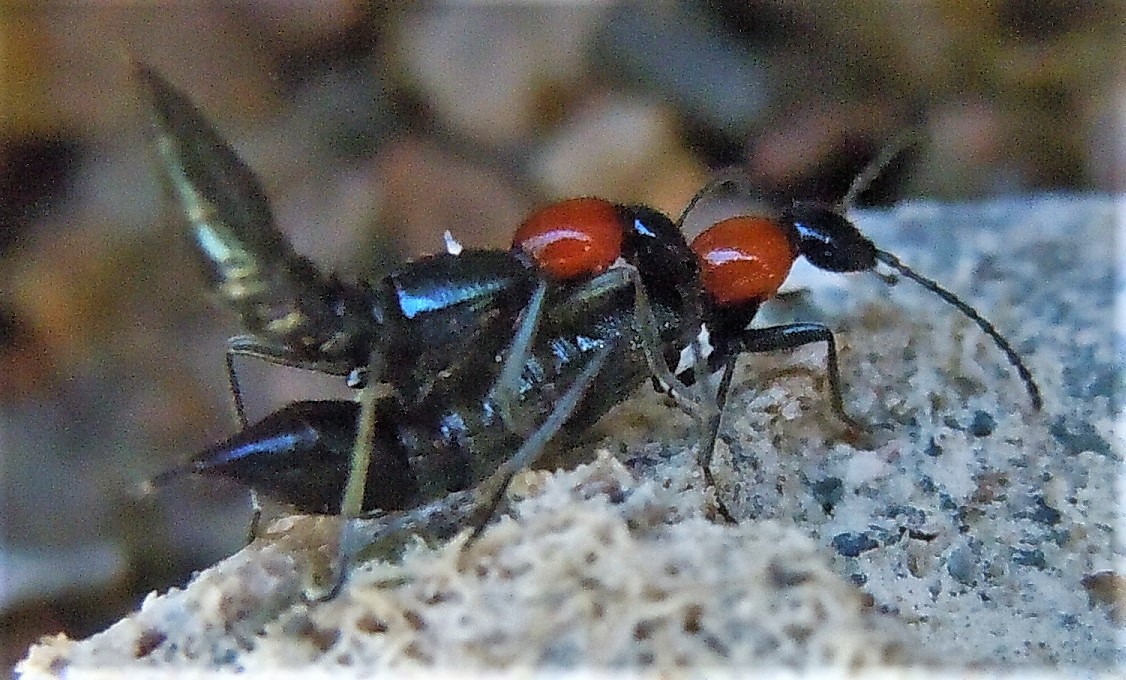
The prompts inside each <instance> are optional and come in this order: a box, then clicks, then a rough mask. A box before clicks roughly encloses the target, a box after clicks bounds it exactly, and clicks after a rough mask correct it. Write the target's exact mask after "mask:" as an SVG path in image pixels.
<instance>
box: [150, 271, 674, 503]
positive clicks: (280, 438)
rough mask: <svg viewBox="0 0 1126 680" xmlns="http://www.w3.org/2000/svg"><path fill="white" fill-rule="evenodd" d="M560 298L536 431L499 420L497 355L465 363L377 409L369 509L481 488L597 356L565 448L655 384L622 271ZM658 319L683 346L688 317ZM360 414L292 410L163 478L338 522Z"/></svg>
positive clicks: (528, 381)
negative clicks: (600, 354) (202, 480)
mask: <svg viewBox="0 0 1126 680" xmlns="http://www.w3.org/2000/svg"><path fill="white" fill-rule="evenodd" d="M555 294H556V295H557V296H558V297H557V300H556V302H557V304H554V305H552V306H551V308H550V309H548V310H546V312H545V316H544V318H543V319H542V323H541V326H540V329H539V333H538V337H539V338H540V339H539V341H537V342H536V344H535V346H534V348H533V351H532V353H531V355H530V356H529V357H528V358H527V361H526V362H525V364H524V366H523V370H522V373H521V376H520V379H519V381H518V384H517V385H516V390H515V398H514V402H513V405H514V406H515V408H516V409H517V411H518V413H519V415H520V418H521V420H526V422H527V427H523V428H517V429H513V428H512V427H510V425H509V424H508V423H506V422H505V421H504V419H502V418H501V417H500V414H499V412H498V408H497V405H496V403H495V402H494V401H493V400H492V398H491V396H490V393H489V392H490V390H489V388H490V387H491V385H492V382H491V380H492V377H493V376H494V375H495V373H496V370H497V368H496V364H495V361H494V360H493V357H491V356H488V355H482V354H468V355H466V357H467V358H466V360H465V361H463V362H460V363H458V364H457V365H456V367H453V368H451V369H449V370H447V371H445V373H444V375H443V377H441V378H440V379H437V380H436V381H434V384H433V386H432V389H430V390H429V391H428V393H427V394H426V395H424V396H423V397H422V398H421V399H420V400H418V401H416V402H413V403H410V404H405V403H404V401H403V400H402V399H398V398H393V397H386V398H383V399H380V400H379V401H378V403H377V407H376V408H377V427H376V430H375V444H374V447H373V448H374V451H373V456H372V461H373V464H372V466H371V467H370V468H369V470H368V477H367V484H366V486H365V494H364V502H363V509H364V510H366V511H371V510H376V509H378V510H384V511H396V510H405V509H410V508H413V507H417V506H418V505H420V504H421V503H423V502H426V501H429V500H433V499H436V498H440V497H442V496H444V495H445V494H447V493H450V492H452V491H459V490H462V489H468V488H473V487H474V486H476V485H477V484H478V483H480V482H481V481H482V480H484V479H486V478H487V477H488V476H489V475H490V474H491V473H492V472H493V471H495V470H496V469H497V467H498V466H499V465H500V464H501V463H503V462H504V461H505V459H506V458H507V457H508V456H509V455H511V453H512V452H513V451H515V450H516V449H517V448H518V447H519V446H520V444H521V442H522V440H523V439H524V437H525V436H526V435H527V432H528V429H529V428H535V427H536V426H537V425H538V424H539V423H542V422H543V421H544V420H545V419H546V418H547V417H548V415H549V414H550V413H551V411H552V409H553V408H554V407H555V404H556V403H557V402H558V400H559V399H560V396H561V395H562V394H563V392H565V391H566V390H567V389H568V388H569V387H570V385H571V384H572V383H573V382H574V381H575V379H576V376H577V375H578V373H579V372H580V371H581V370H582V369H583V368H584V367H585V366H586V365H587V363H588V361H589V360H590V358H591V356H592V355H593V354H594V353H595V352H596V351H597V350H598V349H599V348H602V347H604V346H606V345H607V344H610V345H611V346H612V347H613V349H614V351H612V352H610V353H609V354H608V355H607V358H606V363H605V364H603V365H602V367H601V368H600V369H599V373H598V378H597V386H596V388H595V389H591V390H588V391H587V392H586V393H585V394H584V396H583V399H582V401H581V404H580V406H579V407H578V409H577V410H576V411H575V412H574V413H573V414H571V416H570V418H569V419H568V421H567V425H566V426H565V428H564V432H563V435H562V437H561V441H560V442H559V443H560V444H562V445H563V446H566V445H567V443H568V441H569V440H571V439H572V438H574V437H579V436H581V435H582V433H583V432H584V431H585V430H587V429H588V428H589V427H590V425H592V424H593V423H594V422H596V421H597V420H598V419H599V418H601V417H602V416H603V415H604V414H605V413H606V412H607V411H608V410H610V409H611V408H612V407H613V406H615V405H616V404H619V403H621V402H622V401H624V400H625V399H627V398H628V397H629V396H630V395H631V394H632V393H633V392H634V391H635V390H636V389H637V387H638V386H639V385H640V384H642V383H643V382H644V381H645V379H646V378H647V377H648V376H649V374H650V373H649V368H648V365H647V363H646V359H645V356H644V353H643V349H642V347H641V340H640V338H639V337H638V334H637V331H636V329H635V326H634V318H633V314H632V309H633V304H632V303H633V296H634V291H633V287H632V283H631V282H630V281H629V280H628V279H627V278H625V277H623V276H622V275H621V271H620V270H611V271H610V272H607V273H606V274H603V275H602V276H599V277H595V278H593V279H591V280H589V281H586V282H583V283H582V284H581V285H576V286H570V287H561V288H559V289H557V290H556V291H555ZM653 311H654V314H655V317H656V319H657V328H658V331H659V333H660V334H661V337H662V340H664V341H666V342H668V343H669V344H670V346H671V345H672V344H675V342H676V339H677V338H678V337H679V336H681V335H682V334H683V328H682V327H681V319H682V318H683V317H684V315H683V314H679V313H676V312H675V311H674V310H673V309H671V308H670V307H668V306H666V305H664V304H662V303H661V302H660V301H654V304H653ZM505 330H508V331H509V332H510V327H506V326H505V325H503V324H502V323H501V322H499V321H497V320H494V319H482V323H481V325H480V327H479V328H478V329H477V332H476V333H475V334H476V335H483V336H492V335H498V334H502V332H503V331H505ZM502 337H503V335H502ZM357 412H358V404H356V403H355V402H352V401H321V402H297V403H295V404H290V405H289V406H287V407H285V408H284V409H282V410H280V411H278V412H276V413H273V414H271V415H270V416H268V417H267V418H265V419H264V420H262V421H261V422H259V423H256V424H253V425H250V426H249V427H247V428H246V429H244V430H242V431H241V432H239V433H238V434H236V435H235V436H234V437H232V438H231V439H229V440H227V441H225V442H222V443H220V444H218V445H216V446H213V447H211V448H209V449H207V450H205V451H203V452H202V453H200V454H199V455H198V456H196V457H195V458H194V459H193V460H192V461H191V462H189V463H188V464H187V465H185V466H183V467H181V468H177V469H175V470H172V471H170V472H168V473H165V476H168V477H170V476H174V475H177V474H180V473H185V472H193V473H199V474H204V475H216V476H221V477H228V478H231V479H235V480H238V481H239V482H241V483H244V484H246V485H247V486H250V487H251V488H253V489H255V490H256V491H259V492H260V493H262V494H264V495H266V496H268V497H271V498H273V499H275V500H278V501H282V502H284V503H287V504H289V505H292V506H293V507H294V508H295V509H296V510H298V511H301V512H308V513H329V514H335V513H337V512H339V511H340V502H341V496H342V492H343V487H344V480H345V479H346V477H347V473H348V470H349V465H350V463H351V453H352V443H353V442H354V440H355V436H356V427H357V425H356V422H357V420H356V416H357ZM517 430H518V431H517Z"/></svg>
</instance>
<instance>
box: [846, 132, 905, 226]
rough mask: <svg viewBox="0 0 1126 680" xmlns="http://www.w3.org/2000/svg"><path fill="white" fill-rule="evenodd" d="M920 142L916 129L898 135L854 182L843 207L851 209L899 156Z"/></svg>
mask: <svg viewBox="0 0 1126 680" xmlns="http://www.w3.org/2000/svg"><path fill="white" fill-rule="evenodd" d="M918 141H919V131H918V129H916V128H908V129H906V130H903V131H902V132H900V133H899V134H898V135H896V136H895V137H894V138H892V140H891V141H890V142H888V143H887V144H885V145H884V148H882V149H880V153H878V154H877V155H876V157H875V158H873V159H872V160H871V161H870V162H869V163H868V165H866V166H864V169H863V170H861V171H860V174H859V175H857V176H856V179H854V180H852V185H851V186H849V188H848V193H846V194H845V195H844V198H842V199H841V206H842V207H843V208H844V209H846V210H847V209H848V208H851V207H852V206H853V205H854V204H855V203H856V199H857V198H859V197H860V194H862V193H864V192H865V191H867V190H868V187H870V186H872V182H874V181H875V180H876V178H877V177H879V176H880V173H881V172H883V171H884V170H886V169H887V167H888V165H889V164H890V163H891V162H892V161H893V160H895V159H896V157H897V156H899V154H901V153H903V152H904V151H906V150H907V149H908V148H909V147H911V146H913V145H914V144H915V143H916V142H918Z"/></svg>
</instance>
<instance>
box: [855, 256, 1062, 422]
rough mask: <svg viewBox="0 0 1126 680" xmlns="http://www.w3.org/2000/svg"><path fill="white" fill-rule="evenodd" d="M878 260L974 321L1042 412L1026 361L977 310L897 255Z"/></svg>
mask: <svg viewBox="0 0 1126 680" xmlns="http://www.w3.org/2000/svg"><path fill="white" fill-rule="evenodd" d="M876 259H877V260H879V261H880V262H883V263H884V264H886V265H887V266H889V267H891V268H892V269H894V270H895V271H897V272H899V273H900V274H902V275H904V276H906V277H907V278H909V279H912V280H914V281H915V282H916V283H918V284H919V285H921V286H922V287H924V288H926V289H927V290H929V291H931V292H932V293H934V294H935V295H937V296H938V297H940V298H942V299H943V300H945V301H946V302H948V303H950V304H951V305H953V306H954V307H956V308H957V309H958V310H959V311H960V312H962V313H963V314H965V315H966V316H968V317H969V318H970V319H972V320H973V322H974V323H976V324H977V326H978V328H980V329H981V330H983V331H985V333H986V334H987V335H988V336H989V337H991V338H993V342H994V343H996V345H997V347H999V348H1000V349H1001V351H1002V352H1004V353H1005V356H1006V357H1007V358H1008V359H1009V363H1010V364H1012V365H1013V368H1015V369H1017V373H1019V374H1020V379H1021V380H1022V381H1024V386H1025V388H1027V389H1028V396H1029V397H1030V398H1031V399H1032V406H1033V407H1034V408H1035V409H1036V410H1037V411H1039V410H1040V407H1041V406H1043V405H1044V400H1043V398H1042V397H1041V396H1040V388H1039V387H1038V386H1037V385H1036V381H1035V380H1033V378H1032V372H1031V371H1029V370H1028V367H1027V366H1025V365H1024V361H1022V360H1021V358H1020V355H1019V354H1017V351H1016V350H1015V349H1013V346H1012V345H1010V344H1009V341H1008V340H1006V339H1005V338H1004V336H1002V335H1001V333H1000V332H998V331H997V329H996V328H994V327H993V324H991V323H989V321H988V320H986V318H985V317H983V316H982V315H981V314H979V313H978V311H977V310H976V309H974V308H973V307H971V306H969V305H968V304H966V303H965V302H962V300H961V299H960V298H959V297H958V296H957V295H955V294H954V293H951V292H950V291H948V290H946V289H945V288H943V287H942V286H940V285H938V283H937V282H935V281H933V280H931V279H928V278H927V277H925V276H923V275H922V274H918V273H916V272H915V270H913V269H911V268H910V267H908V266H907V265H905V264H903V263H902V262H900V261H899V258H897V257H896V256H895V255H892V254H891V253H889V252H887V251H886V250H879V249H877V250H876Z"/></svg>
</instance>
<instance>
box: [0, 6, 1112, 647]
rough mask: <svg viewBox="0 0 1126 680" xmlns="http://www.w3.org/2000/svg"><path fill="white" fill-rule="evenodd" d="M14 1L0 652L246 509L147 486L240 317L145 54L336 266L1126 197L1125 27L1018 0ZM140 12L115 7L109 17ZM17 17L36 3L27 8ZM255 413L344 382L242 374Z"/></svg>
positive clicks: (237, 495)
mask: <svg viewBox="0 0 1126 680" xmlns="http://www.w3.org/2000/svg"><path fill="white" fill-rule="evenodd" d="M389 4H394V5H395V8H394V9H391V8H387V7H383V6H381V5H379V4H370V3H365V2H358V1H355V0H330V1H326V2H319V3H311V2H310V3H272V2H245V3H239V4H237V5H236V4H233V3H225V2H179V3H161V4H159V5H157V6H146V5H144V4H134V3H123V4H122V6H116V5H115V4H114V3H97V4H90V5H78V4H58V5H55V6H47V8H43V9H35V10H33V9H29V8H13V7H11V6H8V7H6V8H5V7H0V457H2V458H0V460H2V478H0V479H2V497H0V503H2V510H0V511H2V532H3V541H2V543H0V636H2V637H0V640H2V645H0V649H2V653H3V661H4V662H5V663H6V664H11V663H12V662H14V661H15V660H16V659H18V658H19V657H20V656H22V654H23V652H24V650H25V649H26V647H27V645H28V644H29V643H31V642H33V641H34V640H35V639H36V638H37V637H38V636H39V635H42V634H45V633H54V632H59V631H65V632H66V633H67V634H68V635H70V636H72V637H82V636H87V635H90V634H92V633H95V632H97V631H99V630H101V629H103V628H104V627H106V626H107V625H108V624H110V623H112V622H113V621H115V620H116V619H117V618H119V617H120V616H121V615H123V614H124V613H125V612H127V611H129V610H130V609H132V608H134V607H136V606H137V605H138V604H139V602H140V599H141V598H142V597H143V595H144V594H145V593H146V592H148V591H150V590H152V589H159V588H166V587H168V586H170V585H176V584H180V583H183V582H184V581H185V580H186V579H187V578H188V576H189V574H190V573H191V571H192V570H195V569H200V568H203V567H205V566H208V565H210V564H212V563H214V562H215V561H216V560H218V559H220V558H222V557H224V556H226V555H228V554H230V553H232V552H234V551H236V550H237V549H238V548H239V547H240V546H241V544H242V541H243V538H244V533H245V530H246V523H247V520H248V518H249V513H248V509H247V501H246V495H245V493H244V492H243V491H241V490H239V489H238V488H236V487H233V486H225V485H221V484H218V483H192V482H191V481H188V480H185V481H184V482H182V483H177V484H174V485H172V486H170V487H168V488H166V489H164V490H162V491H161V492H159V493H158V494H155V495H153V496H150V497H145V498H139V497H138V496H137V494H136V493H135V492H136V489H137V486H138V484H139V482H140V481H141V480H143V479H145V478H147V477H149V476H151V475H152V474H154V473H156V472H159V471H161V470H163V469H165V468H166V467H168V466H170V465H172V464H174V463H176V462H178V461H181V460H183V459H185V458H186V457H188V456H190V455H191V454H193V453H195V452H197V451H198V450H199V449H200V448H202V447H203V446H205V445H206V444H209V443H211V442H213V441H216V440H219V439H222V438H223V437H224V436H226V435H227V434H229V433H230V431H231V429H232V418H231V413H230V408H229V394H228V389H227V382H226V378H225V371H224V368H223V348H224V341H225V339H226V338H227V337H228V336H230V335H232V334H235V333H236V332H238V328H237V325H236V323H235V320H234V319H233V318H232V317H231V316H230V315H229V314H226V313H224V312H222V311H221V310H218V309H217V308H216V307H215V306H214V305H213V304H212V303H211V301H210V300H209V298H208V296H207V294H206V291H205V290H204V288H203V285H202V278H201V276H200V275H199V272H198V271H197V270H196V267H195V263H194V260H193V259H192V258H191V257H190V254H189V252H188V251H187V246H186V241H185V240H184V238H183V236H182V235H181V234H179V233H178V231H177V226H178V222H177V221H176V219H175V214H174V213H172V212H171V210H170V208H169V206H168V204H167V202H166V200H165V198H164V196H163V194H162V192H161V187H160V185H159V184H158V182H157V181H156V175H155V173H154V171H153V167H152V162H151V157H150V155H149V149H148V147H147V145H146V131H147V125H148V118H147V112H146V111H145V110H144V108H143V105H142V101H141V99H140V97H139V96H138V94H137V92H136V91H135V88H134V86H133V84H132V83H131V82H130V79H129V67H128V56H129V55H132V56H134V57H136V58H138V59H140V60H142V61H145V62H147V63H149V64H151V65H152V66H154V67H156V68H157V69H158V70H160V71H161V72H163V73H164V74H165V76H166V77H168V78H169V79H170V80H171V81H172V82H174V83H175V84H176V85H177V86H178V87H180V88H181V89H182V90H184V91H186V92H187V93H189V94H190V95H191V96H192V97H193V98H194V100H195V102H196V103H197V104H198V105H199V106H200V107H201V108H202V109H203V110H204V111H205V112H206V113H207V114H208V116H209V117H210V118H211V120H212V121H213V122H214V123H215V124H216V126H217V127H218V129H219V130H220V131H221V133H222V134H223V135H224V136H225V137H226V138H227V139H228V140H229V141H230V142H231V143H232V145H233V146H234V147H235V148H236V149H237V150H238V151H239V153H240V154H241V155H242V156H243V158H244V159H245V160H246V161H247V162H248V163H249V164H250V165H251V166H252V167H253V168H254V170H255V171H256V172H257V173H258V175H259V177H260V178H261V180H262V183H263V185H264V186H265V187H266V190H267V192H268V193H269V195H270V196H271V198H272V200H273V208H274V211H275V216H276V218H277V221H278V223H279V225H280V227H281V228H282V229H283V230H284V231H285V232H286V233H287V234H288V235H289V236H290V237H291V238H292V240H293V241H294V243H295V245H296V247H297V249H298V250H299V251H301V252H302V253H304V254H306V255H308V256H310V257H312V258H313V259H315V260H316V261H317V262H318V263H320V264H321V265H323V266H324V267H325V268H326V269H333V270H337V271H341V272H344V273H346V274H347V275H349V276H363V277H374V276H378V275H379V274H380V272H383V271H386V270H387V268H388V267H390V266H392V265H394V264H395V263H397V262H400V261H402V260H404V259H409V258H411V257H415V256H418V255H419V254H422V253H427V252H434V251H437V250H441V249H442V248H443V245H442V233H443V232H444V231H445V230H447V229H449V230H451V231H452V232H453V233H454V234H455V235H456V236H457V237H458V239H459V240H461V241H462V242H463V243H464V244H466V245H476V246H485V245H495V246H502V245H506V244H507V240H508V237H509V235H510V234H511V231H512V230H513V229H514V228H515V226H516V225H517V224H519V222H520V220H521V218H522V216H523V215H524V214H525V213H526V212H527V211H528V210H530V209H531V208H532V207H534V206H536V205H537V204H539V203H541V202H544V201H546V200H550V199H552V198H558V197H564V196H572V195H583V194H597V195H601V196H604V197H607V198H610V199H614V200H618V201H642V202H645V203H648V204H650V205H654V206H655V207H658V208H660V209H662V210H665V211H667V212H669V213H671V214H673V215H678V214H679V212H680V210H681V208H682V207H683V205H684V204H685V202H686V201H687V200H688V198H689V197H690V196H691V195H692V194H693V193H694V192H695V191H696V189H698V188H699V187H700V186H702V185H703V184H704V183H705V182H707V180H708V178H709V176H710V175H711V174H712V173H714V172H716V171H718V170H722V169H730V168H735V169H738V170H739V171H741V172H743V173H744V174H745V175H746V176H748V177H749V178H750V180H751V181H752V182H753V183H754V184H755V185H756V186H757V187H759V188H761V190H762V191H763V192H764V193H766V194H767V195H769V196H771V197H774V198H776V199H778V200H786V199H788V198H790V197H801V198H807V199H809V198H822V199H827V200H832V199H837V198H840V197H841V196H842V195H843V194H844V193H845V190H846V189H847V187H848V185H849V183H850V182H851V180H852V178H853V177H854V176H855V174H856V173H857V172H858V171H859V169H860V168H862V167H863V166H864V164H865V163H866V162H867V161H868V160H869V159H870V158H871V157H872V156H873V155H874V154H875V153H876V152H877V151H878V150H879V149H880V148H881V147H882V146H883V145H884V144H885V143H887V142H888V141H889V140H891V139H892V138H893V137H895V136H896V135H897V134H898V133H900V132H902V131H904V130H906V129H910V128H916V129H918V130H920V131H921V133H922V134H921V138H922V142H921V143H920V144H919V145H918V146H916V147H915V148H914V149H912V150H911V152H910V153H908V154H907V155H906V156H905V157H904V158H903V159H902V160H901V161H899V162H897V163H896V164H894V165H893V167H892V168H890V169H889V171H888V172H887V173H885V175H884V176H883V177H881V179H880V180H879V181H878V182H877V183H876V185H875V186H874V187H873V188H872V190H871V191H870V192H868V194H866V195H865V197H864V202H866V203H886V202H890V201H893V200H895V199H897V198H902V197H930V198H938V199H949V200H973V199H977V198H984V197H994V196H998V195H1002V194H1021V193H1030V192H1045V191H1053V192H1090V191H1099V192H1121V191H1123V188H1124V182H1126V179H1124V169H1123V168H1124V165H1126V164H1124V158H1126V130H1124V125H1123V123H1124V120H1126V68H1124V66H1123V64H1126V59H1124V58H1123V57H1124V56H1126V55H1123V54H1122V45H1123V44H1126V42H1124V41H1123V38H1124V37H1126V36H1124V35H1123V26H1124V25H1126V24H1124V19H1126V17H1124V16H1123V13H1122V11H1121V4H1120V3H1118V2H1114V1H1113V0H1107V1H1106V2H1098V1H1089V2H1082V3H1076V2H1070V1H1064V0H1053V1H1039V2H1036V1H1025V0H1007V1H1000V2H991V3H966V2H908V3H900V2H892V1H890V0H889V1H887V2H876V1H872V2H843V1H838V2H813V1H795V2H784V1H782V0H775V1H771V0H751V1H743V2H725V1H719V2H709V3H702V4H680V3H674V2H661V3H649V4H647V5H644V6H643V5H641V4H639V3H627V4H615V3H591V4H587V5H584V6H581V7H579V6H575V7H550V6H540V5H536V6H513V7H507V6H506V7H493V6H474V7H450V6H446V7H437V6H431V5H426V4H419V5H412V4H409V3H389ZM126 5H127V6H126ZM20 7H22V4H20ZM240 375H241V376H242V381H243V385H244V388H245V391H246V396H247V398H248V409H249V413H250V416H251V418H252V419H253V418H258V417H261V416H262V415H264V414H265V413H267V412H269V411H270V410H272V409H274V408H276V407H277V406H278V405H280V404H282V403H285V402H287V401H291V400H293V399H298V398H314V397H330V396H339V395H341V394H344V393H345V392H344V390H343V388H342V386H341V385H340V381H339V380H336V379H327V378H324V377H321V376H316V375H311V374H309V373H305V372H300V371H293V370H287V369H281V368H277V367H268V366H262V365H257V364H256V363H255V362H252V361H250V362H243V363H242V364H241V365H240Z"/></svg>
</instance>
